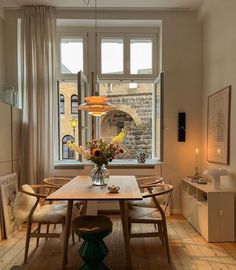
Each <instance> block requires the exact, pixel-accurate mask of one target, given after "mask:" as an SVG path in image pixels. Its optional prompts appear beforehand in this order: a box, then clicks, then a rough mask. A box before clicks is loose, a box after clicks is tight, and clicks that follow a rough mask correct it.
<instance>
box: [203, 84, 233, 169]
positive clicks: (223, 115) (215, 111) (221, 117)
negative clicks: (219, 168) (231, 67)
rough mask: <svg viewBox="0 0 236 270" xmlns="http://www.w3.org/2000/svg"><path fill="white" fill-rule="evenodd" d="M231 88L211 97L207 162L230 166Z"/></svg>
mask: <svg viewBox="0 0 236 270" xmlns="http://www.w3.org/2000/svg"><path fill="white" fill-rule="evenodd" d="M230 103H231V86H230V85H229V86H227V87H225V88H224V89H222V90H220V91H218V92H216V93H214V94H212V95H210V96H209V97H208V108H207V115H208V116H207V161H208V162H212V163H218V164H229V144H230Z"/></svg>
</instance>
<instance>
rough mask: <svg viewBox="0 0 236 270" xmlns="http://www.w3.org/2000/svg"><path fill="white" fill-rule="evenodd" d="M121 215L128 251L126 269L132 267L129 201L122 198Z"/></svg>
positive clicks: (126, 249) (126, 250)
mask: <svg viewBox="0 0 236 270" xmlns="http://www.w3.org/2000/svg"><path fill="white" fill-rule="evenodd" d="M120 215H121V221H122V227H123V234H124V240H125V252H126V269H128V270H130V269H132V261H131V251H130V241H129V231H128V216H127V203H126V201H124V200H120Z"/></svg>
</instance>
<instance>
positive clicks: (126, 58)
mask: <svg viewBox="0 0 236 270" xmlns="http://www.w3.org/2000/svg"><path fill="white" fill-rule="evenodd" d="M109 31H110V32H107V30H104V31H103V32H99V33H98V34H97V73H98V77H99V80H101V81H112V80H130V81H131V82H132V81H133V80H139V81H141V80H144V81H147V80H150V81H151V80H154V79H155V78H156V77H157V76H158V74H159V73H160V70H159V65H158V63H157V62H158V61H157V60H158V59H160V53H159V43H158V36H159V31H158V30H155V31H153V30H152V31H150V29H149V31H148V33H144V32H143V31H144V30H143V29H141V30H140V31H137V30H134V32H133V31H132V32H111V30H109ZM129 31H130V29H129ZM103 38H120V39H123V40H124V51H123V63H124V67H123V69H124V70H123V71H124V73H123V74H102V72H101V65H102V63H101V41H102V39H103ZM145 38H150V39H152V41H153V43H152V44H153V46H152V71H153V72H152V74H130V48H131V47H130V40H133V39H137V40H138V39H145Z"/></svg>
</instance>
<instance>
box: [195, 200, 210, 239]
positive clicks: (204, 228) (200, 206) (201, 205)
mask: <svg viewBox="0 0 236 270" xmlns="http://www.w3.org/2000/svg"><path fill="white" fill-rule="evenodd" d="M197 214H198V215H197V216H198V218H197V219H198V220H197V223H198V230H199V232H200V234H201V235H202V236H203V237H204V238H205V239H206V240H208V206H207V203H205V202H197Z"/></svg>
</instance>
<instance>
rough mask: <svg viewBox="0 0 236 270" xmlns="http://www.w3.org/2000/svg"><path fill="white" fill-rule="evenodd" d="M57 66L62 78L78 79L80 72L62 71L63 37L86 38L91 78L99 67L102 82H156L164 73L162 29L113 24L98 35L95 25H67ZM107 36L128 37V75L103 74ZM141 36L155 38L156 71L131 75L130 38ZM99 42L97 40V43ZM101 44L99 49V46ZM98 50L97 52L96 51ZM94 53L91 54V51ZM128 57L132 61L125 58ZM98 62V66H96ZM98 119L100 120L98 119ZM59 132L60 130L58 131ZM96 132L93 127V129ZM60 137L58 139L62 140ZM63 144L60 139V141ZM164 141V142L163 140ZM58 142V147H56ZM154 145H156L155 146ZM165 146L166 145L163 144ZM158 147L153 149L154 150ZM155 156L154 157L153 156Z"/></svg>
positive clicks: (59, 35)
mask: <svg viewBox="0 0 236 270" xmlns="http://www.w3.org/2000/svg"><path fill="white" fill-rule="evenodd" d="M57 31H58V32H57V65H56V77H57V80H59V81H63V80H65V81H76V80H77V74H63V73H61V70H60V58H61V52H60V47H61V39H63V38H71V39H76V38H82V39H83V56H84V59H83V60H84V61H83V72H84V73H85V74H87V76H88V78H90V79H91V77H90V76H91V72H92V71H93V72H95V73H96V70H97V76H98V78H99V82H115V81H123V82H125V81H128V82H143V83H145V82H148V83H153V82H154V80H155V78H156V77H157V75H158V74H159V73H160V65H161V63H160V62H161V58H160V56H161V55H160V39H159V36H160V35H159V33H160V28H150V27H149V28H145V27H144V28H141V29H140V28H130V27H129V28H127V27H124V28H120V27H119V28H117V27H114V28H112V27H109V28H100V29H99V31H98V32H97V34H96V35H95V32H94V30H93V28H91V27H89V28H81V27H80V30H78V28H74V29H72V28H71V27H69V28H68V29H66V28H62V29H60V28H58V29H57ZM103 37H108V38H109V37H117V38H124V55H123V57H124V59H123V63H124V74H101V39H102V38H103ZM135 38H137V39H140V38H152V40H153V46H152V63H153V73H152V74H130V40H131V39H135ZM94 41H96V42H94ZM96 45H97V48H95V46H96ZM94 49H96V50H97V51H96V52H95V50H94ZM89 52H90V53H89ZM94 52H95V54H96V55H97V61H95V60H94V59H93V58H94V57H93V56H94ZM91 54H92V58H91V57H90V58H89V55H91ZM125 59H128V60H125ZM95 63H96V65H95ZM96 122H98V121H96ZM98 127H99V125H98V123H97V125H96V134H98ZM93 128H94V127H93ZM58 131H59V130H58ZM91 132H92V130H91ZM59 139H60V138H58V140H59ZM58 140H56V141H58ZM59 143H60V142H59ZM160 144H161V142H160ZM56 145H57V146H56ZM56 145H55V146H56V147H55V149H57V148H58V142H57V143H56ZM153 147H154V146H153ZM161 147H162V146H161ZM153 150H154V149H152V153H154V152H153ZM58 155H59V153H55V160H58V159H60V157H59V156H58ZM154 155H155V154H154ZM152 158H154V156H153V157H152ZM70 163H73V161H72V160H71V161H70Z"/></svg>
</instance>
